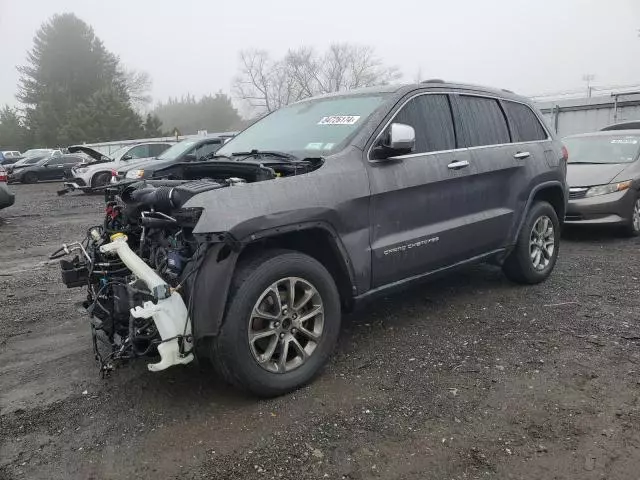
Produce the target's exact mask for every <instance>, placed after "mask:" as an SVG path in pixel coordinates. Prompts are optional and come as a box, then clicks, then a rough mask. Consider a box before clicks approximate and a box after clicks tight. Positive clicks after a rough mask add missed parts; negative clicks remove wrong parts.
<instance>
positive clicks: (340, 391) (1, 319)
mask: <svg viewBox="0 0 640 480" xmlns="http://www.w3.org/2000/svg"><path fill="white" fill-rule="evenodd" d="M57 188H59V185H57V184H40V185H29V186H22V185H20V186H15V187H14V190H15V191H16V193H17V202H16V205H15V206H14V207H12V208H10V209H7V210H3V211H1V212H0V219H2V220H0V414H1V416H0V442H1V446H0V478H2V479H14V478H16V479H18V478H20V479H21V478H28V479H52V478H65V479H67V478H69V479H90V478H92V479H111V478H180V479H192V478H211V479H225V478H244V479H252V478H256V479H270V478H277V479H279V478H283V479H289V478H291V479H312V478H314V479H315V478H331V479H342V478H348V479H357V478H383V479H387V478H388V479H390V478H398V479H425V478H433V479H441V478H442V479H471V478H482V479H485V478H513V479H520V478H522V479H552V478H553V479H565V478H576V479H578V478H579V479H595V478H598V479H601V478H608V479H627V478H628V479H637V478H638V472H639V471H640V450H639V447H640V410H639V401H638V395H639V394H640V376H639V373H640V344H639V342H640V321H639V320H638V315H637V314H638V307H639V306H640V296H639V291H640V280H639V278H640V269H639V267H640V254H639V253H638V247H639V246H640V241H638V240H626V239H620V238H617V237H616V236H615V235H612V234H608V233H593V232H589V233H585V232H572V233H571V235H570V237H569V238H568V239H565V241H564V243H563V244H562V248H561V255H560V260H559V262H558V265H557V268H556V271H555V273H554V274H553V276H552V278H551V279H550V280H549V281H548V282H546V283H545V284H543V285H539V286H535V287H528V288H523V287H518V286H516V285H513V284H511V283H509V282H508V281H506V280H505V279H504V278H503V277H502V275H501V274H500V272H499V271H498V270H497V269H495V268H492V267H485V266H483V267H477V268H474V269H471V270H469V271H466V272H463V273H460V274H457V275H454V276H453V277H449V278H447V279H445V280H440V281H437V282H435V283H432V284H428V285H424V286H422V287H418V288H414V289H412V290H410V291H408V292H405V293H403V294H400V295H396V296H394V297H390V298H387V299H383V300H380V301H378V302H376V303H374V304H372V305H371V306H370V307H368V308H367V310H366V311H362V312H359V313H357V314H354V315H352V316H351V317H349V318H346V319H345V322H344V327H343V334H342V337H341V341H340V345H339V347H338V350H337V352H336V355H335V356H334V358H333V360H332V362H331V364H330V365H329V367H328V368H327V369H326V370H325V371H324V373H323V375H322V376H321V377H320V378H319V379H318V380H317V381H316V382H315V383H314V384H312V385H310V386H309V387H307V388H304V389H303V390H301V391H299V392H297V393H295V394H293V395H289V396H286V397H282V398H278V399H275V400H269V401H264V400H256V399H253V398H248V397H246V396H244V395H242V394H239V393H237V392H235V391H234V390H232V389H230V388H228V387H227V386H225V385H224V384H223V383H222V382H221V381H219V380H217V379H216V378H215V377H213V376H212V374H211V373H210V372H209V371H208V370H206V369H204V368H201V367H198V366H197V365H190V366H187V367H184V368H173V369H171V370H169V371H166V372H162V373H155V374H152V373H149V372H147V371H146V368H145V365H144V362H140V363H137V364H134V365H131V366H128V367H125V368H123V369H121V370H118V371H117V372H115V374H114V375H113V376H112V377H111V378H108V379H106V380H102V379H100V377H99V376H98V371H97V369H96V366H95V364H94V362H93V358H92V354H91V345H90V334H89V328H88V325H87V320H86V317H85V315H84V314H83V311H82V309H81V307H80V306H79V302H80V301H81V300H82V296H83V294H82V292H81V290H80V289H74V290H67V289H65V288H64V286H63V285H62V284H61V283H60V281H59V273H58V270H57V265H56V264H55V263H50V262H48V261H47V258H46V255H47V254H48V253H49V252H51V251H53V250H55V249H56V248H57V246H58V245H59V244H60V243H61V242H63V241H69V240H75V239H79V238H80V237H81V236H82V235H83V233H84V231H85V230H86V228H87V227H88V226H90V225H92V224H96V223H98V222H99V221H100V210H101V199H100V198H99V197H84V196H77V195H71V196H68V197H57V196H56V195H55V190H56V189H57Z"/></svg>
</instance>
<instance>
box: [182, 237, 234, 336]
mask: <svg viewBox="0 0 640 480" xmlns="http://www.w3.org/2000/svg"><path fill="white" fill-rule="evenodd" d="M225 249H226V250H225ZM239 254H240V252H239V251H234V250H231V249H230V248H229V247H228V245H227V244H226V243H216V244H214V245H212V246H211V247H210V248H209V249H208V250H207V253H206V254H205V255H206V256H205V258H204V260H203V262H202V265H200V268H199V269H198V272H197V273H196V275H195V278H194V279H193V280H192V281H191V282H189V284H188V289H187V291H186V295H185V301H186V303H187V307H188V308H190V312H189V313H190V315H191V329H192V332H193V336H194V338H195V340H196V342H197V341H198V340H200V339H202V338H205V337H212V336H216V335H218V333H219V332H220V325H222V320H223V318H224V313H225V308H226V305H227V296H228V295H229V286H230V285H231V279H232V277H233V272H234V270H235V267H236V263H237V261H238V256H239ZM195 299H197V301H194V300H195Z"/></svg>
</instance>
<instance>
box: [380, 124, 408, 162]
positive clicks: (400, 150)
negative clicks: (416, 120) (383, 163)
mask: <svg viewBox="0 0 640 480" xmlns="http://www.w3.org/2000/svg"><path fill="white" fill-rule="evenodd" d="M415 146H416V131H415V130H414V128H413V127H412V126H411V125H405V124H404V123H392V124H391V125H390V126H389V131H388V132H387V134H386V135H384V136H383V137H382V139H381V142H380V144H379V145H378V146H377V147H376V148H375V152H376V158H378V159H384V158H389V157H395V156H398V155H406V154H408V153H411V152H413V150H414V149H415Z"/></svg>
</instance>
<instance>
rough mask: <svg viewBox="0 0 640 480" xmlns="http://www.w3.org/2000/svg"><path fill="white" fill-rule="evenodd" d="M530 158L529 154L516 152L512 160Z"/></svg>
mask: <svg viewBox="0 0 640 480" xmlns="http://www.w3.org/2000/svg"><path fill="white" fill-rule="evenodd" d="M530 156H531V154H530V153H529V152H518V153H516V154H515V155H514V156H513V158H517V159H518V160H521V159H525V158H529V157H530Z"/></svg>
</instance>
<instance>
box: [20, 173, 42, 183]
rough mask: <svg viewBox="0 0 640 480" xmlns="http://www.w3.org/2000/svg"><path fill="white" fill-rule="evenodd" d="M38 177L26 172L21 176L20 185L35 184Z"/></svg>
mask: <svg viewBox="0 0 640 480" xmlns="http://www.w3.org/2000/svg"><path fill="white" fill-rule="evenodd" d="M37 182H38V175H36V174H35V173H33V172H27V173H25V174H24V175H23V176H22V183H37Z"/></svg>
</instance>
